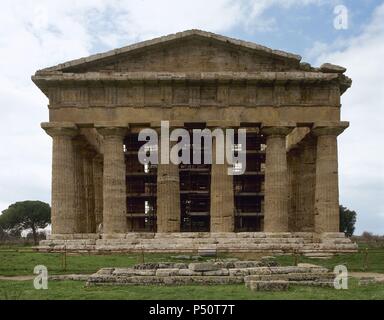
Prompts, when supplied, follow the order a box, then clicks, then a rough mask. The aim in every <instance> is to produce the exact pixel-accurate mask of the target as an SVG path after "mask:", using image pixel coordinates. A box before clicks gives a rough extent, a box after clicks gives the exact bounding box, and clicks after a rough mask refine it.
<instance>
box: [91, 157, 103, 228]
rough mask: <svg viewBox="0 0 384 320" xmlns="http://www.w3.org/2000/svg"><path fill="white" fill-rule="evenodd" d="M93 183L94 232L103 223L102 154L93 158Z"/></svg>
mask: <svg viewBox="0 0 384 320" xmlns="http://www.w3.org/2000/svg"><path fill="white" fill-rule="evenodd" d="M93 185H94V192H95V223H96V232H98V231H99V227H100V225H101V224H102V223H103V156H102V155H97V156H96V157H94V158H93Z"/></svg>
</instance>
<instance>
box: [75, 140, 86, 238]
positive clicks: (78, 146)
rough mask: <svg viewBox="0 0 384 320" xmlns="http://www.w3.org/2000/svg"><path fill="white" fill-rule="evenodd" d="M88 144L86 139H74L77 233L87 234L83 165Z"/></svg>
mask: <svg viewBox="0 0 384 320" xmlns="http://www.w3.org/2000/svg"><path fill="white" fill-rule="evenodd" d="M85 145H86V143H85V141H84V138H83V137H81V136H77V137H76V138H75V139H73V146H74V150H75V154H74V175H75V178H74V179H75V181H74V183H75V185H74V189H75V199H74V202H75V203H74V214H75V217H76V232H75V233H87V228H86V221H87V220H86V202H85V190H84V165H83V148H84V147H85Z"/></svg>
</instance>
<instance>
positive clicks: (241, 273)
mask: <svg viewBox="0 0 384 320" xmlns="http://www.w3.org/2000/svg"><path fill="white" fill-rule="evenodd" d="M228 271H229V275H230V276H234V277H245V276H248V275H249V270H248V269H239V268H234V269H228Z"/></svg>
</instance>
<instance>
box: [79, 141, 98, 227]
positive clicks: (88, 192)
mask: <svg viewBox="0 0 384 320" xmlns="http://www.w3.org/2000/svg"><path fill="white" fill-rule="evenodd" d="M82 154H83V168H84V171H83V172H84V195H85V229H86V233H95V232H96V217H95V190H94V181H93V158H94V157H95V156H96V152H95V151H94V150H93V149H92V148H90V146H89V145H88V146H87V147H86V148H84V149H83V151H82Z"/></svg>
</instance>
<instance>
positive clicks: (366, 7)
mask: <svg viewBox="0 0 384 320" xmlns="http://www.w3.org/2000/svg"><path fill="white" fill-rule="evenodd" d="M341 4H342V5H344V6H345V7H346V9H347V13H348V29H346V30H337V29H335V28H334V23H333V22H334V19H335V14H334V8H335V7H336V6H337V5H341ZM192 28H197V29H202V30H206V31H211V32H216V33H219V34H223V35H227V36H231V37H234V38H239V39H243V40H248V41H252V42H256V43H259V44H262V45H266V46H268V47H271V48H273V49H281V50H285V51H289V52H292V53H297V54H300V55H301V56H302V57H303V61H307V62H310V63H312V64H313V65H315V66H318V65H320V64H321V63H323V62H332V63H336V64H340V65H343V66H345V67H347V69H348V71H347V74H348V75H349V76H350V77H351V78H352V79H353V81H354V82H353V86H352V88H351V89H350V90H349V91H348V92H347V93H346V94H345V95H344V96H343V99H342V103H343V107H342V119H343V120H347V121H350V122H351V127H350V128H349V129H348V130H347V131H346V132H345V133H344V134H343V135H341V136H340V138H339V142H340V144H339V159H340V161H339V172H340V199H341V203H342V204H344V205H346V206H348V207H349V208H351V209H353V210H356V211H357V212H358V223H357V233H361V232H362V231H364V230H368V231H372V232H375V233H380V234H384V205H383V204H382V200H381V199H384V189H383V186H384V184H383V181H384V165H383V163H384V162H383V161H382V159H383V158H384V151H383V147H382V146H383V142H382V139H383V137H384V126H383V117H384V107H383V102H384V73H382V71H381V70H383V68H382V59H383V57H384V1H381V0H380V1H379V0H360V1H355V0H350V1H347V0H345V1H338V0H253V1H246V0H241V1H230V0H211V1H206V0H195V1H183V0H166V1H159V0H157V1H156V0H137V1H135V0H110V1H104V0H81V1H79V0H66V1H64V0H13V1H11V0H3V1H2V10H1V12H0V121H1V126H0V137H1V138H0V147H1V150H2V152H1V153H0V210H3V209H5V208H7V207H8V205H10V204H11V203H13V202H15V201H20V200H25V199H39V200H43V201H49V199H50V170H49V168H50V161H51V140H50V138H49V137H48V136H47V135H46V134H45V133H44V132H43V131H42V130H41V129H40V127H39V124H40V122H42V121H47V120H48V109H47V103H48V101H47V99H46V98H45V97H44V95H43V94H42V93H41V92H40V91H39V90H38V89H37V88H36V87H35V86H34V85H33V83H32V82H31V81H30V76H31V75H32V74H33V73H34V72H35V71H36V70H37V69H40V68H43V67H47V66H51V65H55V64H57V63H61V62H64V61H67V60H70V59H75V58H79V57H83V56H87V55H90V54H93V53H97V52H103V51H106V50H110V49H114V48H117V47H121V46H124V45H127V44H130V43H134V42H137V41H141V40H147V39H150V38H153V37H157V36H162V35H166V34H169V33H174V32H178V31H183V30H187V29H192Z"/></svg>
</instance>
